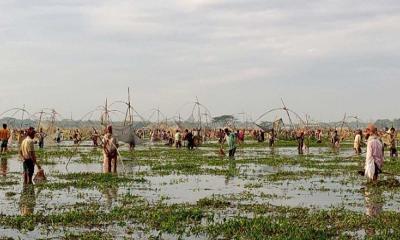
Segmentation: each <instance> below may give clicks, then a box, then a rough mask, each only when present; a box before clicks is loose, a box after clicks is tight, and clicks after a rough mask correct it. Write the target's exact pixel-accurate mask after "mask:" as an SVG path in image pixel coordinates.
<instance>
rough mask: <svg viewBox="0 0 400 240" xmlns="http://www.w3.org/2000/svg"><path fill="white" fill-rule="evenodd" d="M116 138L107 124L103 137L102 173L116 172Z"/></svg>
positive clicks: (117, 145)
mask: <svg viewBox="0 0 400 240" xmlns="http://www.w3.org/2000/svg"><path fill="white" fill-rule="evenodd" d="M118 147H119V144H118V140H117V138H116V137H114V136H113V130H112V126H108V127H107V129H106V134H105V135H104V137H103V154H104V161H103V170H104V173H111V172H112V173H117V159H118Z"/></svg>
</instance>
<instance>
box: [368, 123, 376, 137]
mask: <svg viewBox="0 0 400 240" xmlns="http://www.w3.org/2000/svg"><path fill="white" fill-rule="evenodd" d="M367 133H368V134H370V135H376V134H377V133H378V129H377V128H376V127H375V125H374V124H368V127H367Z"/></svg>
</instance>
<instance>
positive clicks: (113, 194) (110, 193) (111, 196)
mask: <svg viewBox="0 0 400 240" xmlns="http://www.w3.org/2000/svg"><path fill="white" fill-rule="evenodd" d="M103 195H104V198H105V199H106V205H107V207H108V208H111V207H112V206H113V203H114V202H115V201H116V200H117V197H118V187H116V186H114V187H108V188H105V189H104V190H103Z"/></svg>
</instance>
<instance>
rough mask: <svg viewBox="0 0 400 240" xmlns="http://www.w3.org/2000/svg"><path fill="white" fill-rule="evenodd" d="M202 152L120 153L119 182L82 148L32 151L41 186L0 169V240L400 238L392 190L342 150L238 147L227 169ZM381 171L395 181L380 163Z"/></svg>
mask: <svg viewBox="0 0 400 240" xmlns="http://www.w3.org/2000/svg"><path fill="white" fill-rule="evenodd" d="M218 149H219V145H217V144H214V143H210V144H207V145H205V146H204V147H200V148H199V149H195V150H193V151H189V150H186V149H179V150H177V149H174V148H168V147H164V146H151V147H150V146H144V147H140V148H137V149H136V150H135V151H133V152H129V151H128V150H127V148H122V151H121V155H122V159H123V164H121V162H119V165H118V171H119V174H118V175H108V174H102V152H101V149H95V148H92V147H90V146H88V145H87V146H85V145H82V146H80V147H79V148H75V147H74V146H69V145H68V144H66V145H65V146H60V147H50V148H47V149H46V150H45V151H43V152H39V153H38V154H39V161H40V163H41V165H42V167H43V168H44V170H45V172H46V174H47V177H48V181H47V182H45V183H42V184H36V185H34V186H31V187H24V186H23V185H22V177H21V171H22V164H21V162H20V161H19V159H18V156H17V154H16V153H10V154H8V155H4V156H2V157H1V162H0V170H1V176H0V238H4V239H7V238H11V239H13V238H14V239H18V238H22V239H36V238H46V239H47V238H55V239H59V238H62V239H81V238H86V239H99V238H102V239H111V238H117V239H123V238H127V239H130V238H136V239H177V238H182V239H232V238H236V239H265V238H284V239H287V238H289V239H290V238H308V239H331V238H345V239H364V238H369V237H371V238H374V237H376V238H393V239H398V238H399V236H400V222H399V221H400V213H399V212H400V184H399V182H398V177H397V176H392V175H383V178H382V179H381V181H380V183H379V184H377V185H369V184H366V180H365V179H364V178H363V177H361V176H359V175H358V173H357V172H358V171H359V170H361V169H362V168H363V162H364V159H363V158H362V157H355V156H354V154H353V150H352V149H350V148H346V147H344V148H343V149H341V150H340V152H336V153H334V152H332V151H331V149H330V148H327V147H324V146H319V147H318V146H317V147H312V148H311V149H310V151H309V153H308V154H305V155H302V156H299V155H298V154H297V149H296V147H294V146H293V147H291V146H285V147H283V146H282V147H279V146H277V147H275V148H274V149H270V148H268V147H266V146H265V144H259V143H247V144H245V145H242V146H240V147H239V149H238V152H237V156H236V159H235V160H230V159H228V158H227V157H220V156H219V155H218ZM385 170H387V171H388V172H391V173H394V174H400V163H399V162H398V161H396V160H390V159H389V158H387V161H386V162H385Z"/></svg>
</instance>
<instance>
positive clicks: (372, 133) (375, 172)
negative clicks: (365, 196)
mask: <svg viewBox="0 0 400 240" xmlns="http://www.w3.org/2000/svg"><path fill="white" fill-rule="evenodd" d="M367 134H369V138H368V143H367V156H366V159H365V176H366V177H367V178H368V180H369V181H373V182H377V181H378V177H379V174H380V173H382V167H383V161H384V155H383V144H382V142H381V140H380V139H379V137H378V129H377V128H376V127H375V126H374V125H372V124H370V125H369V126H368V128H367Z"/></svg>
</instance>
